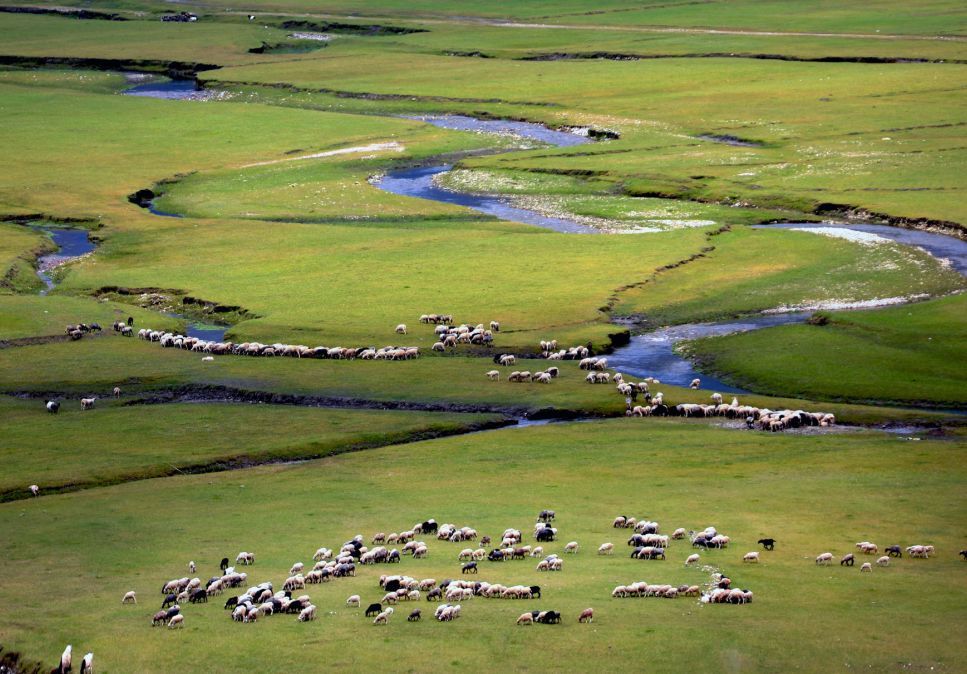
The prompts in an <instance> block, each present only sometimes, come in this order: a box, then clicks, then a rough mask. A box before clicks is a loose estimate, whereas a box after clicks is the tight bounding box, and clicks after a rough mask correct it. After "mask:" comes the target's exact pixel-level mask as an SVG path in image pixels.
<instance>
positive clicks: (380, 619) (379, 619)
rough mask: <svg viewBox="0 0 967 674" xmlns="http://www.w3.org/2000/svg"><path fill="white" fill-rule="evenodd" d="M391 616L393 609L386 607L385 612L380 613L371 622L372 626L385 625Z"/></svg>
mask: <svg viewBox="0 0 967 674" xmlns="http://www.w3.org/2000/svg"><path fill="white" fill-rule="evenodd" d="M391 615H393V607H392V606H388V607H387V608H386V610H385V611H383V612H381V613H380V614H379V615H378V616H376V618H375V619H374V620H373V624H374V625H385V624H386V622H387V621H388V620H389V617H390V616H391Z"/></svg>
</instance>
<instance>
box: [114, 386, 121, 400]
mask: <svg viewBox="0 0 967 674" xmlns="http://www.w3.org/2000/svg"><path fill="white" fill-rule="evenodd" d="M113 393H114V397H115V398H120V397H121V387H120V386H115V387H114V391H113Z"/></svg>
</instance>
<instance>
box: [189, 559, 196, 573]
mask: <svg viewBox="0 0 967 674" xmlns="http://www.w3.org/2000/svg"><path fill="white" fill-rule="evenodd" d="M194 572H195V562H194V561H191V562H188V573H194Z"/></svg>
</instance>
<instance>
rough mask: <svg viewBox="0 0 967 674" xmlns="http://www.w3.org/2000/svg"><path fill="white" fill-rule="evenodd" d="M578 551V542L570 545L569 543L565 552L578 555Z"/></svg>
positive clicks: (572, 542) (565, 547)
mask: <svg viewBox="0 0 967 674" xmlns="http://www.w3.org/2000/svg"><path fill="white" fill-rule="evenodd" d="M577 551H578V542H577V541H571V542H570V543H568V544H567V545H565V546H564V552H565V553H571V554H576V553H577Z"/></svg>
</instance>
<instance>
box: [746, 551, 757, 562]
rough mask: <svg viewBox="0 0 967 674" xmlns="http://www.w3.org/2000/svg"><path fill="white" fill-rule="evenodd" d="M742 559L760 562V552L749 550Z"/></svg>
mask: <svg viewBox="0 0 967 674" xmlns="http://www.w3.org/2000/svg"><path fill="white" fill-rule="evenodd" d="M742 561H743V562H755V563H758V562H759V553H758V552H747V553H745V556H744V557H743V558H742Z"/></svg>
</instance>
